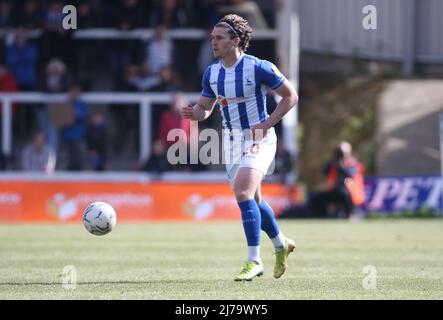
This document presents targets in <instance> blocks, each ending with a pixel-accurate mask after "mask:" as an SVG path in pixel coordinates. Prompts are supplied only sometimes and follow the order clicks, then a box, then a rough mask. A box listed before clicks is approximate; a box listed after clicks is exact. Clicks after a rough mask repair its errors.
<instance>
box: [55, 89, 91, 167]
mask: <svg viewBox="0 0 443 320" xmlns="http://www.w3.org/2000/svg"><path fill="white" fill-rule="evenodd" d="M79 94H80V88H79V87H77V86H72V87H71V89H70V90H69V107H70V108H71V109H72V111H71V112H70V115H71V119H69V120H68V121H67V124H66V125H65V126H63V127H62V128H61V132H60V133H61V138H62V141H63V144H64V147H65V148H66V150H67V159H68V165H67V169H68V170H82V169H83V164H84V158H85V157H84V154H85V152H84V142H85V134H86V122H87V117H88V109H87V106H86V104H85V103H84V102H83V101H82V100H81V99H80V98H79Z"/></svg>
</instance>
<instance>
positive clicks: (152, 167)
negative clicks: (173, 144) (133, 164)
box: [142, 139, 171, 174]
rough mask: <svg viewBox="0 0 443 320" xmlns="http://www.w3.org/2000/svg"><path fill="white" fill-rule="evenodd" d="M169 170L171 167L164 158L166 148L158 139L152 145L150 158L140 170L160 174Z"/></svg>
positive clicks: (165, 157)
mask: <svg viewBox="0 0 443 320" xmlns="http://www.w3.org/2000/svg"><path fill="white" fill-rule="evenodd" d="M169 169H171V165H170V164H169V162H168V159H167V156H166V146H165V144H164V143H163V142H162V141H161V140H160V139H157V140H155V141H154V143H153V145H152V150H151V156H150V157H149V159H148V161H146V162H145V164H144V165H143V167H142V170H144V171H147V172H152V173H155V174H161V173H163V172H164V171H167V170H169Z"/></svg>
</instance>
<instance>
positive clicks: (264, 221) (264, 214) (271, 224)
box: [258, 199, 280, 239]
mask: <svg viewBox="0 0 443 320" xmlns="http://www.w3.org/2000/svg"><path fill="white" fill-rule="evenodd" d="M258 207H259V209H260V213H261V228H262V230H263V231H264V232H266V234H267V235H268V237H269V238H270V239H273V238H275V237H276V236H277V235H278V233H279V232H280V230H279V229H278V225H277V220H276V219H275V215H274V210H272V208H271V207H270V206H269V204H268V203H267V202H266V201H265V200H264V199H262V200H261V202H260V203H259V204H258Z"/></svg>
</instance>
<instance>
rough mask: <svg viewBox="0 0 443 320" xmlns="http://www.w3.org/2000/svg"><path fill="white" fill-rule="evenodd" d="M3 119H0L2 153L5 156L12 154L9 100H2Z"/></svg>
mask: <svg viewBox="0 0 443 320" xmlns="http://www.w3.org/2000/svg"><path fill="white" fill-rule="evenodd" d="M2 106H3V117H2V152H3V154H4V155H5V156H10V155H11V153H12V148H11V146H12V105H11V99H9V98H3V99H2Z"/></svg>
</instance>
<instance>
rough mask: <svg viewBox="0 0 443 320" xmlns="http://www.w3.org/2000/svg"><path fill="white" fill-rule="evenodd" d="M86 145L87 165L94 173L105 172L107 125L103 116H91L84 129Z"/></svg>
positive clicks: (99, 114) (97, 113)
mask: <svg viewBox="0 0 443 320" xmlns="http://www.w3.org/2000/svg"><path fill="white" fill-rule="evenodd" d="M86 145H87V147H88V158H89V164H90V166H91V168H92V170H94V171H103V170H106V159H107V151H108V145H107V124H106V121H105V118H104V116H103V114H101V113H99V112H96V113H94V114H93V115H92V117H91V120H90V123H89V125H88V127H87V129H86Z"/></svg>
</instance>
